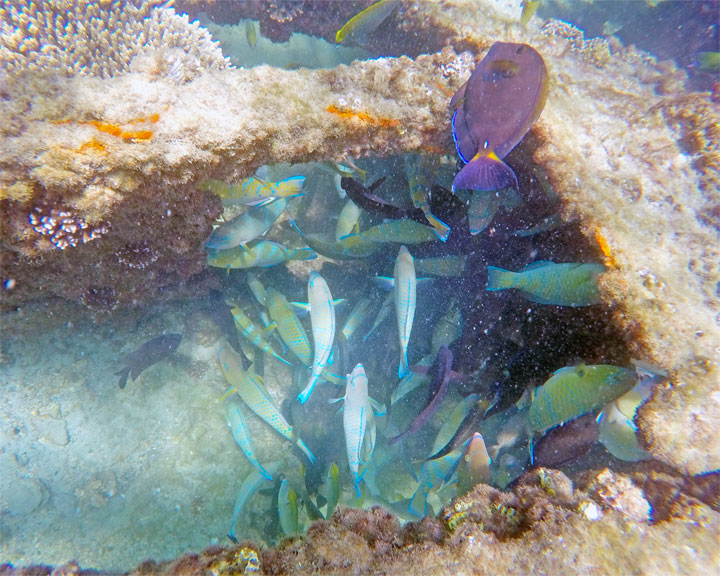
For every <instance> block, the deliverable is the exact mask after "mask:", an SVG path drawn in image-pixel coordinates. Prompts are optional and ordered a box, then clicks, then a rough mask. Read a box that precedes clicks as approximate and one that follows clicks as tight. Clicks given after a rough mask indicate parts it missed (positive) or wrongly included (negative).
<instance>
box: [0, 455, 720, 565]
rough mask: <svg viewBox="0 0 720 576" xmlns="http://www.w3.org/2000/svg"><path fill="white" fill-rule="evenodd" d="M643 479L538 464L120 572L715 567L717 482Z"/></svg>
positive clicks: (658, 476) (658, 475)
mask: <svg viewBox="0 0 720 576" xmlns="http://www.w3.org/2000/svg"><path fill="white" fill-rule="evenodd" d="M646 474H648V473H647V472H646V473H644V474H643V476H644V477H645V478H646V479H645V491H643V489H641V488H640V487H639V486H638V485H637V484H636V482H637V480H636V481H633V479H632V478H630V477H628V476H625V475H622V474H617V473H613V472H612V471H610V470H608V469H605V470H601V471H596V472H589V473H586V474H585V475H584V476H582V477H581V478H580V480H579V481H578V487H575V486H574V485H573V482H572V481H571V480H570V478H568V477H567V476H565V475H564V474H562V473H561V472H558V471H553V470H546V469H543V468H541V469H537V470H534V471H532V472H530V473H527V474H526V475H525V476H523V477H521V478H520V479H519V481H518V482H517V483H516V484H515V486H514V487H513V489H512V490H510V491H508V492H501V491H498V490H496V489H494V488H491V487H490V486H487V485H482V484H481V485H478V486H476V487H475V488H474V489H473V490H472V491H471V492H469V493H468V494H466V495H465V496H463V497H460V498H458V499H456V500H455V501H454V502H453V503H452V504H451V505H450V506H448V507H447V508H445V509H444V510H443V511H442V513H441V514H440V515H439V516H438V518H436V519H432V518H425V519H424V520H422V521H421V522H416V523H410V524H406V525H404V526H401V525H400V523H399V522H398V520H397V519H396V517H395V516H393V515H392V514H391V513H389V512H388V511H387V510H384V509H383V508H380V507H374V508H371V509H366V510H361V509H352V508H344V507H343V508H339V509H338V510H337V511H336V512H335V514H334V515H333V516H332V518H331V519H330V520H327V521H325V520H322V521H317V522H314V523H313V524H312V525H311V526H310V528H309V529H308V531H307V534H306V536H305V538H304V539H302V540H301V539H294V540H286V541H285V542H283V543H282V544H281V545H279V546H278V547H276V548H271V549H268V548H264V547H260V546H258V545H256V544H254V543H253V542H251V541H245V542H241V543H239V544H238V545H237V546H233V547H230V548H224V547H220V546H214V547H210V548H207V549H206V550H204V551H203V552H201V553H199V554H188V555H184V556H180V557H179V558H177V559H176V560H174V561H172V562H167V563H156V562H154V561H147V562H144V563H142V564H140V565H139V566H138V567H137V568H136V569H135V570H133V571H131V572H129V574H133V575H138V576H140V575H144V576H151V575H157V576H161V575H171V574H172V575H187V576H190V575H198V574H216V575H229V574H273V575H281V574H336V575H341V574H356V575H358V574H378V573H382V574H405V575H410V574H427V573H430V572H431V571H432V572H435V573H437V572H439V573H452V574H498V573H500V574H529V573H549V574H558V573H561V572H568V573H572V574H606V575H612V574H628V573H631V574H705V573H709V572H708V570H710V571H711V570H713V567H717V566H718V565H720V550H719V549H718V547H717V540H718V537H719V536H720V512H718V510H719V506H720V502H719V501H718V496H717V494H718V477H717V475H715V476H714V477H713V478H711V479H707V478H706V479H704V480H698V481H695V482H694V483H691V484H692V485H693V486H695V488H693V487H692V486H683V485H682V484H681V483H680V484H679V483H678V482H677V479H676V478H673V477H672V476H670V475H668V474H665V473H663V472H659V471H654V472H653V471H650V472H649V475H647V476H646ZM703 482H704V483H705V484H703ZM698 485H701V486H703V487H704V488H705V489H704V490H703V489H698V488H697V486H698ZM709 485H711V486H710V487H708V486H709ZM651 488H652V490H651ZM693 490H694V492H693ZM692 493H694V494H695V496H693V495H691V494H692ZM658 511H660V512H658ZM653 515H655V518H654V522H650V520H651V519H652V516H653ZM0 574H3V575H5V574H13V575H15V574H17V575H21V576H30V575H34V576H41V575H42V576H44V575H47V576H50V575H51V574H53V575H55V574H78V575H83V574H98V572H97V571H92V570H82V569H81V568H80V567H79V566H78V565H77V563H69V564H66V565H63V566H58V567H57V568H54V569H53V568H51V567H48V566H33V567H28V568H19V569H13V568H12V567H10V566H4V567H2V566H0Z"/></svg>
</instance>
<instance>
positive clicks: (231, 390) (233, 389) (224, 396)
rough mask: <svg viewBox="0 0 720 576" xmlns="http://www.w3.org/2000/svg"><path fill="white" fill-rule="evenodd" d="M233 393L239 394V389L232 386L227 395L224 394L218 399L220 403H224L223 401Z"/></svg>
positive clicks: (226, 391) (226, 392)
mask: <svg viewBox="0 0 720 576" xmlns="http://www.w3.org/2000/svg"><path fill="white" fill-rule="evenodd" d="M233 392H237V389H236V388H235V386H230V388H228V389H227V390H225V394H223V395H222V396H220V398H218V402H222V401H223V400H225V398H227V397H228V396H230V394H232V393H233Z"/></svg>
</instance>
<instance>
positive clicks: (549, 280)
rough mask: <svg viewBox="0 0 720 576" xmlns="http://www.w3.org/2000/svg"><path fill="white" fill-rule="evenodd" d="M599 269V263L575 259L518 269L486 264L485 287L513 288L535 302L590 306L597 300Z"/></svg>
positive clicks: (600, 269) (601, 267)
mask: <svg viewBox="0 0 720 576" xmlns="http://www.w3.org/2000/svg"><path fill="white" fill-rule="evenodd" d="M603 272H605V266H603V265H602V264H595V263H587V264H584V263H579V262H568V263H563V264H556V263H555V262H549V261H540V262H533V263H532V264H529V265H527V266H526V267H525V268H523V269H522V270H521V271H520V272H510V271H509V270H503V269H502V268H496V267H495V266H488V281H487V290H506V289H508V288H514V289H516V290H519V291H520V292H521V293H522V295H523V296H524V297H525V298H527V299H528V300H530V301H531V302H537V303H538V304H554V305H556V306H591V305H593V304H598V303H599V302H600V290H599V288H598V278H599V276H600V275H601V274H602V273H603Z"/></svg>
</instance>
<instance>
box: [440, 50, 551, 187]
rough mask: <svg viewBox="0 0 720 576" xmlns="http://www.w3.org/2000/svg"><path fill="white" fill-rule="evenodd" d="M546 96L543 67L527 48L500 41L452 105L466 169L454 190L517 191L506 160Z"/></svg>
mask: <svg viewBox="0 0 720 576" xmlns="http://www.w3.org/2000/svg"><path fill="white" fill-rule="evenodd" d="M547 93H548V75H547V70H546V68H545V62H544V61H543V59H542V56H540V54H538V52H537V51H536V50H535V49H534V48H532V47H531V46H528V45H527V44H515V43H510V42H496V43H495V44H493V45H492V46H491V47H490V50H489V51H488V53H487V55H486V56H485V58H483V60H482V61H481V62H480V63H479V64H478V65H477V66H476V67H475V70H473V73H472V75H471V76H470V79H469V80H468V81H467V82H466V83H465V84H464V85H463V86H462V87H461V88H460V89H459V90H458V92H457V93H456V94H455V95H454V96H453V98H452V100H451V101H450V105H451V106H457V108H456V110H455V113H454V115H453V119H452V127H453V138H454V140H455V146H456V148H457V151H458V154H459V155H460V157H461V158H462V160H463V161H464V162H466V163H467V164H466V165H465V166H464V167H463V169H462V170H460V172H458V174H457V175H456V176H455V179H454V180H453V185H452V187H453V191H454V190H458V189H467V190H485V191H489V190H500V189H502V188H507V187H513V188H517V187H518V180H517V177H516V176H515V173H514V172H513V171H512V169H511V168H510V167H509V166H508V165H507V164H505V163H504V162H503V161H502V159H503V158H504V157H505V156H507V154H508V153H509V152H510V151H511V150H512V149H513V148H515V146H517V145H518V143H519V142H520V141H521V140H522V139H523V137H524V136H525V134H527V132H528V130H530V127H531V126H532V125H533V124H534V123H535V121H536V120H537V119H538V118H539V117H540V113H541V112H542V110H543V108H544V107H545V100H546V99H547Z"/></svg>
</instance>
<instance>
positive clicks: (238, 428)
mask: <svg viewBox="0 0 720 576" xmlns="http://www.w3.org/2000/svg"><path fill="white" fill-rule="evenodd" d="M225 420H226V421H227V425H228V427H229V428H230V431H231V432H232V436H233V438H234V439H235V442H236V443H237V445H238V446H240V449H241V450H242V451H243V454H245V457H246V458H247V459H248V461H249V462H250V464H252V465H253V466H254V467H255V469H256V470H257V471H258V472H260V474H261V475H262V476H263V478H266V479H267V480H272V475H271V474H270V472H268V471H267V470H265V468H263V467H262V466H261V464H260V462H258V459H257V456H255V450H254V449H253V445H252V442H251V441H250V431H249V430H248V427H247V424H246V423H245V416H243V413H242V409H241V408H240V400H238V399H237V398H228V400H227V401H226V402H225Z"/></svg>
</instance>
